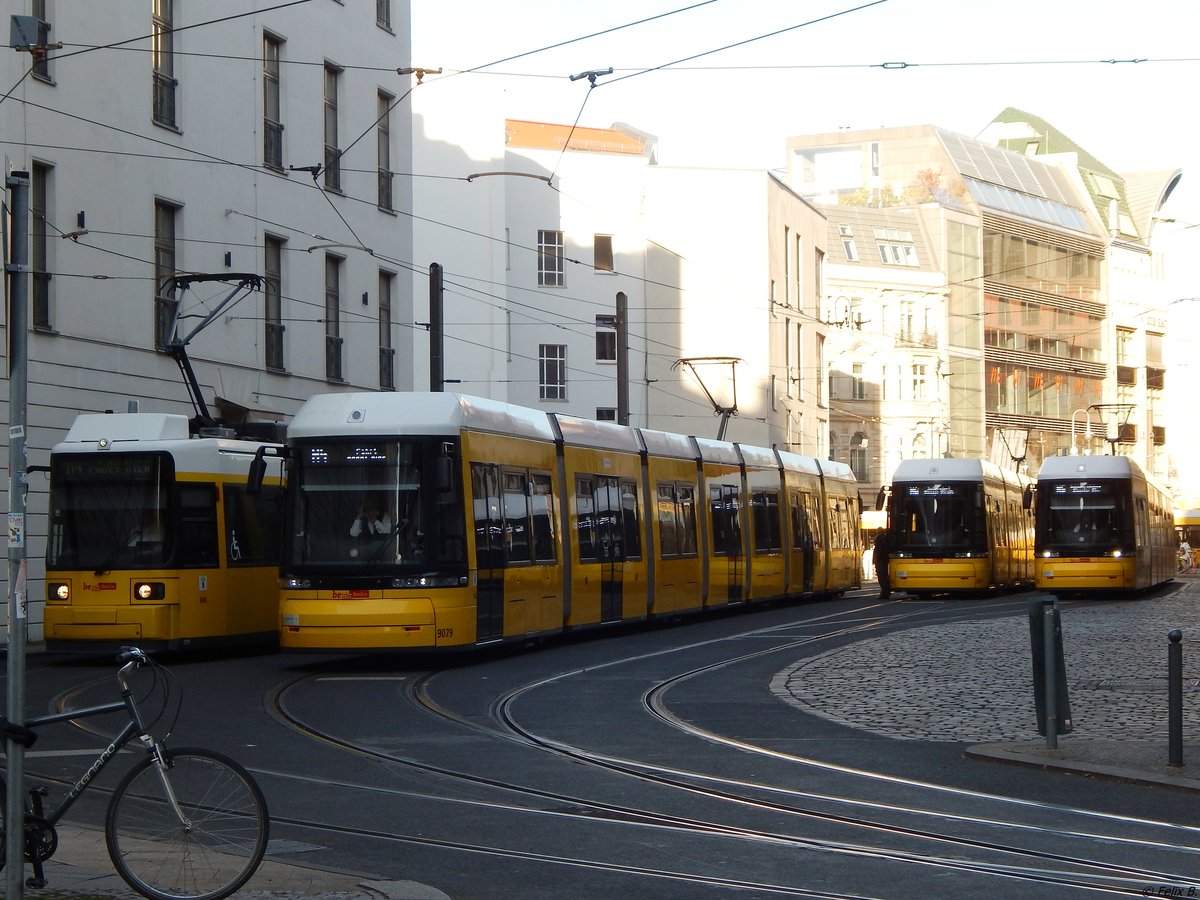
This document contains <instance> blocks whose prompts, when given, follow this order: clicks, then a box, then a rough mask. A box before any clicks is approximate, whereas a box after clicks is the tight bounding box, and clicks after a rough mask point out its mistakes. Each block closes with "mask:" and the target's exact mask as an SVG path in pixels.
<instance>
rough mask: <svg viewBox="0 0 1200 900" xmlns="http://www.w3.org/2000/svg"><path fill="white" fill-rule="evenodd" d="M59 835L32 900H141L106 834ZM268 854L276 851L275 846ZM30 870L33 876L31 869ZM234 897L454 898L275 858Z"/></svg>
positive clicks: (62, 830) (62, 829)
mask: <svg viewBox="0 0 1200 900" xmlns="http://www.w3.org/2000/svg"><path fill="white" fill-rule="evenodd" d="M58 837H59V841H58V850H57V851H56V852H55V854H54V858H53V859H51V860H50V861H49V862H47V863H46V887H45V888H42V889H41V890H33V889H32V888H30V889H27V893H26V897H28V898H29V900H67V898H70V900H99V898H105V900H110V898H111V900H140V898H141V895H140V894H137V893H134V892H133V891H132V890H130V888H129V886H128V885H127V884H125V882H124V881H122V880H121V878H120V876H118V875H117V874H116V872H114V871H113V865H112V860H110V859H109V858H108V850H107V849H106V848H105V846H104V832H103V831H100V830H98V829H89V828H79V827H76V826H73V825H60V826H59V827H58ZM267 853H268V854H270V853H271V848H270V847H269V846H268V849H267ZM25 871H26V874H27V875H29V874H32V872H31V870H30V869H29V868H28V867H26V870H25ZM3 877H6V873H4V872H2V871H0V879H2V878H3ZM2 884H3V881H2V880H0V885H2ZM234 896H236V897H244V898H250V900H253V898H262V900H267V898H270V900H309V898H313V897H323V898H332V900H450V898H449V897H447V896H446V895H445V894H444V893H442V892H441V891H439V890H437V889H436V888H432V887H430V886H429V885H425V884H419V883H417V882H414V881H374V880H371V879H369V878H364V877H362V876H358V875H353V874H350V873H346V872H328V871H325V870H324V869H313V868H308V867H306V866H296V865H289V864H287V863H281V862H278V861H277V860H275V859H272V858H270V856H268V858H266V859H264V860H263V862H262V864H261V865H260V866H259V868H258V871H257V872H255V873H254V877H253V878H251V879H250V881H249V883H248V884H247V885H246V886H245V887H244V888H242V889H241V890H240V891H238V892H237V894H235V895H234Z"/></svg>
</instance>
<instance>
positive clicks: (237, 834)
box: [104, 747, 269, 900]
mask: <svg viewBox="0 0 1200 900" xmlns="http://www.w3.org/2000/svg"><path fill="white" fill-rule="evenodd" d="M165 757H166V761H167V769H166V771H165V772H163V771H161V770H160V769H159V768H158V766H156V765H155V764H154V760H153V759H152V758H150V757H149V756H148V757H147V758H146V759H144V760H142V761H141V762H140V763H138V765H136V766H135V767H134V768H133V769H132V770H131V771H130V772H129V774H127V775H126V776H125V777H124V778H123V779H122V780H121V783H120V784H119V785H117V789H116V791H115V792H114V793H113V796H112V800H111V801H110V802H109V804H108V816H107V819H106V821H105V827H104V833H105V839H106V841H107V843H108V855H109V856H110V857H111V858H112V862H113V865H114V866H116V869H117V873H118V874H119V875H120V876H121V877H122V878H124V879H125V881H126V882H128V884H129V886H130V887H132V888H133V889H134V890H135V891H137V892H138V893H139V894H142V895H143V896H146V897H151V898H153V900H184V898H189V900H218V898H220V897H228V896H229V895H230V894H232V893H233V892H234V891H236V890H237V889H238V888H240V887H241V886H242V885H243V884H245V883H246V882H247V881H248V880H249V879H250V876H251V875H253V874H254V870H255V869H257V868H258V864H259V863H260V862H261V861H262V858H263V853H264V852H265V851H266V849H267V832H268V829H269V819H268V817H267V802H266V800H265V799H263V795H262V791H261V790H259V787H258V785H257V784H256V783H255V782H254V779H253V778H252V777H251V775H250V773H249V772H247V771H246V770H245V769H244V768H242V766H241V765H239V764H238V763H236V762H234V761H233V760H232V759H230V758H229V757H227V756H224V755H222V754H220V753H215V752H213V751H211V750H203V749H198V748H195V747H188V748H181V749H178V750H168V751H166V753H165ZM168 785H169V790H170V793H171V794H173V795H174V798H175V801H176V802H177V804H178V812H176V806H175V804H172V803H171V801H170V799H169V797H168ZM181 815H182V817H183V818H182V819H181V818H180V816H181Z"/></svg>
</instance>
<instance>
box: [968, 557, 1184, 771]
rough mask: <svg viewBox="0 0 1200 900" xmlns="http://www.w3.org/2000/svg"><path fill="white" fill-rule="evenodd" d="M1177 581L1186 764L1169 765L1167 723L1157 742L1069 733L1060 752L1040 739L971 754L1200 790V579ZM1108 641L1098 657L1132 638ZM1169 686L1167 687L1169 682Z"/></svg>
mask: <svg viewBox="0 0 1200 900" xmlns="http://www.w3.org/2000/svg"><path fill="white" fill-rule="evenodd" d="M1176 581H1177V583H1178V587H1177V589H1176V590H1175V592H1174V593H1173V594H1172V595H1171V597H1170V602H1171V603H1174V604H1178V616H1177V621H1178V623H1179V624H1180V625H1181V626H1182V628H1183V631H1184V643H1185V645H1186V646H1185V649H1184V659H1183V676H1184V677H1183V706H1184V728H1183V741H1182V761H1183V765H1182V766H1178V767H1176V766H1170V765H1168V760H1169V758H1170V750H1169V744H1168V736H1167V734H1166V725H1165V724H1164V725H1163V726H1162V728H1161V729H1160V730H1159V731H1158V733H1157V734H1155V736H1154V739H1153V740H1129V739H1128V736H1127V735H1126V736H1125V739H1116V738H1114V739H1105V738H1100V737H1097V736H1090V737H1083V736H1080V735H1071V734H1067V735H1062V736H1060V737H1059V738H1058V740H1057V744H1058V747H1057V748H1055V749H1051V748H1049V747H1047V746H1046V740H1045V738H1038V739H1037V740H1030V741H1003V742H992V743H984V744H976V745H974V746H972V747H968V748H967V750H966V755H967V756H971V757H976V758H980V759H992V760H998V761H1001V762H1008V763H1018V764H1022V765H1028V766H1041V767H1043V768H1047V769H1058V770H1065V771H1073V772H1086V773H1088V774H1091V775H1096V776H1099V777H1104V778H1113V779H1117V780H1119V781H1128V782H1135V783H1141V784H1158V785H1163V786H1164V787H1170V788H1176V789H1181V790H1189V791H1200V740H1196V739H1195V734H1196V730H1195V727H1194V724H1195V721H1196V719H1197V718H1198V717H1200V690H1198V689H1200V679H1198V678H1197V676H1196V675H1195V674H1192V675H1189V674H1188V673H1189V671H1190V672H1192V673H1195V672H1196V671H1197V670H1198V669H1200V660H1198V659H1197V657H1196V649H1195V648H1197V647H1198V646H1200V642H1198V641H1197V636H1198V635H1200V627H1198V626H1200V576H1196V575H1180V576H1177V577H1176ZM1134 609H1136V607H1134ZM1136 624H1137V622H1136V619H1133V618H1131V619H1130V621H1129V625H1130V626H1131V627H1132V626H1135V625H1136ZM1188 624H1190V625H1191V627H1190V628H1189V627H1188ZM1108 637H1109V639H1110V640H1111V642H1112V643H1111V644H1110V646H1109V647H1104V646H1100V647H1096V648H1094V650H1095V654H1094V657H1095V658H1097V659H1103V658H1104V657H1105V656H1107V655H1108V653H1109V652H1110V651H1111V650H1113V649H1114V646H1113V645H1115V644H1118V643H1125V642H1126V641H1127V640H1128V638H1129V634H1128V633H1127V632H1126V633H1113V634H1110V635H1109V636H1108ZM1189 650H1190V651H1191V652H1190V654H1189ZM1164 658H1165V657H1164ZM1155 663H1156V665H1155V666H1154V668H1155V672H1154V675H1155V677H1160V678H1161V675H1162V670H1163V669H1164V668H1165V667H1164V665H1163V663H1162V662H1161V661H1157V660H1156V661H1155ZM1163 685H1164V687H1165V680H1163Z"/></svg>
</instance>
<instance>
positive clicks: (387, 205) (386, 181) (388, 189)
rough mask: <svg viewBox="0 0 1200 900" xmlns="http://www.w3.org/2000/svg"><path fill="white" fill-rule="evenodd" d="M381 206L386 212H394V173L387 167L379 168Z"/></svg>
mask: <svg viewBox="0 0 1200 900" xmlns="http://www.w3.org/2000/svg"><path fill="white" fill-rule="evenodd" d="M379 208H380V209H382V210H383V211H385V212H393V211H394V210H395V207H393V206H392V173H391V172H389V171H388V170H387V169H380V170H379Z"/></svg>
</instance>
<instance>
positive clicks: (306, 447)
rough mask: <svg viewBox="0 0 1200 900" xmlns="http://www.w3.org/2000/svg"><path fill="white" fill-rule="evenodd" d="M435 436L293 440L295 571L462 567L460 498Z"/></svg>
mask: <svg viewBox="0 0 1200 900" xmlns="http://www.w3.org/2000/svg"><path fill="white" fill-rule="evenodd" d="M452 448H453V444H451V443H449V442H447V441H445V440H444V439H441V438H424V439H415V440H414V439H406V440H386V439H379V440H375V441H362V440H354V441H345V440H335V439H330V440H323V441H313V442H307V441H306V442H303V443H299V444H298V445H297V446H296V448H295V452H294V454H293V457H292V460H293V461H292V464H291V468H290V469H289V472H288V491H289V493H290V496H291V501H290V503H291V510H290V528H289V534H290V539H289V540H288V541H287V546H286V547H285V549H284V555H285V565H286V566H288V567H290V568H291V569H292V570H294V571H309V572H312V571H315V570H322V571H329V570H338V571H343V572H351V571H355V572H363V573H368V572H378V571H379V570H381V569H395V568H397V567H400V568H404V569H405V570H411V569H413V568H415V567H419V568H420V569H421V570H423V571H424V570H428V569H430V568H444V567H449V566H461V565H462V564H463V563H464V562H465V560H466V540H465V534H466V532H465V528H464V524H463V523H464V519H463V505H462V502H461V498H462V493H461V488H460V487H459V481H458V478H457V477H455V475H454V474H453V473H452V471H451V468H452V462H453V460H454V459H455V458H456V457H457V454H456V453H453V452H452Z"/></svg>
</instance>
